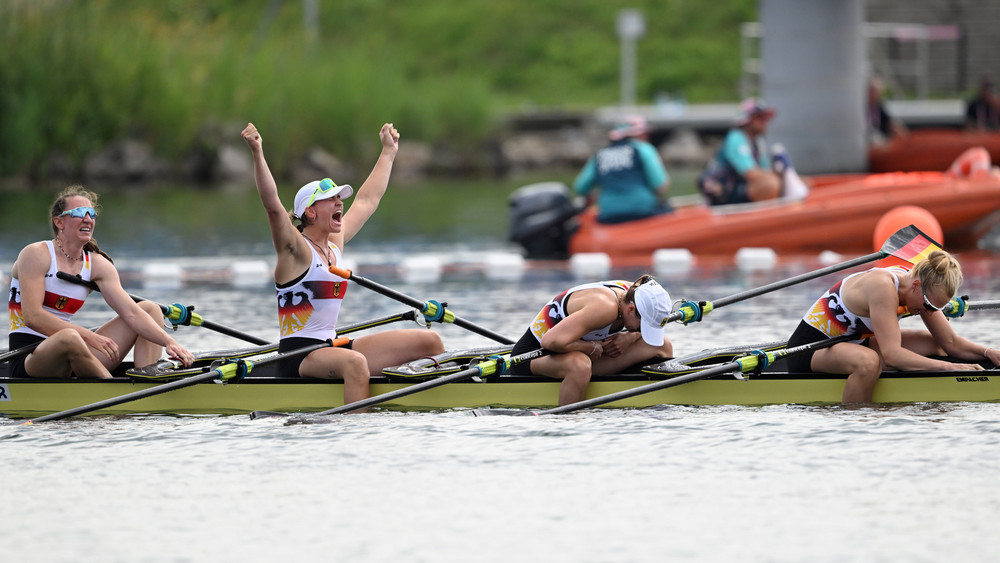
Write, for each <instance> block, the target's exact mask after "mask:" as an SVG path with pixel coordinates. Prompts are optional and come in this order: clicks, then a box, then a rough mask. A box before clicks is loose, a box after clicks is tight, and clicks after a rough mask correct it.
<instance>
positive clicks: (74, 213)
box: [56, 207, 97, 219]
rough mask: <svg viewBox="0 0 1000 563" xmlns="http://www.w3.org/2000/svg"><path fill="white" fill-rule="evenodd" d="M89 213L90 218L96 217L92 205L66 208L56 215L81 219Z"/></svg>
mask: <svg viewBox="0 0 1000 563" xmlns="http://www.w3.org/2000/svg"><path fill="white" fill-rule="evenodd" d="M88 213H89V214H90V218H91V219H96V218H97V211H94V208H93V207H74V208H73V209H67V210H66V211H63V212H62V213H60V214H59V215H56V217H62V216H63V215H69V216H70V217H77V218H79V219H83V218H84V217H85V216H86V215H87V214H88Z"/></svg>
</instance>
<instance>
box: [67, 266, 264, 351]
mask: <svg viewBox="0 0 1000 563" xmlns="http://www.w3.org/2000/svg"><path fill="white" fill-rule="evenodd" d="M56 275H57V276H58V277H59V279H61V280H65V281H68V282H70V283H75V284H78V285H82V286H84V287H87V288H90V289H91V290H93V291H98V292H99V291H101V288H100V287H98V285H97V284H96V283H94V282H93V281H88V280H84V279H82V278H80V276H74V275H73V274H68V273H66V272H57V273H56ZM128 296H129V297H130V298H132V301H135V302H136V303H139V302H141V301H149V300H148V299H146V298H144V297H139V296H138V295H132V294H131V293H129V294H128ZM154 304H155V305H156V306H157V307H159V308H160V311H163V314H164V315H167V316H169V315H170V313H171V312H172V311H173V308H172V307H170V306H167V305H164V304H162V303H155V302H154ZM192 324H196V325H197V326H201V327H204V328H207V329H208V330H213V331H215V332H218V333H220V334H225V335H226V336H232V337H234V338H239V339H240V340H244V341H246V342H250V343H253V344H268V341H267V340H264V339H263V338H260V337H257V336H254V335H252V334H247V333H245V332H242V331H239V330H236V329H235V328H230V327H228V326H225V325H220V324H218V323H213V322H212V321H206V320H205V319H204V318H202V317H201V316H200V315H199V316H198V322H197V323H192Z"/></svg>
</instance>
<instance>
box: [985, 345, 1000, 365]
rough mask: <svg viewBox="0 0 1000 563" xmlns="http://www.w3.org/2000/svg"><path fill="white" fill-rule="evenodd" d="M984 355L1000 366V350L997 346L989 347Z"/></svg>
mask: <svg viewBox="0 0 1000 563" xmlns="http://www.w3.org/2000/svg"><path fill="white" fill-rule="evenodd" d="M983 356H985V357H986V359H987V360H989V361H991V362H993V365H995V366H1000V350H997V349H996V348H987V349H986V350H985V351H984V352H983Z"/></svg>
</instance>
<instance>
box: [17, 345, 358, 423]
mask: <svg viewBox="0 0 1000 563" xmlns="http://www.w3.org/2000/svg"><path fill="white" fill-rule="evenodd" d="M348 342H349V340H348V338H347V337H346V336H345V337H343V338H338V339H336V340H333V341H330V340H327V341H324V342H319V343H316V344H311V345H309V346H304V347H302V348H298V349H295V350H289V351H288V352H283V353H281V354H277V355H275V356H271V357H268V358H264V359H262V360H258V361H256V362H254V361H251V360H246V359H239V360H237V361H235V362H230V363H226V364H222V365H220V366H218V367H215V368H214V369H213V368H205V369H206V370H207V371H206V372H205V373H202V374H200V375H194V376H191V377H188V378H186V379H178V380H177V381H172V382H170V383H164V384H162V385H157V386H156V387H150V388H149V389H143V390H141V391H136V392H134V393H128V394H125V395H121V396H118V397H112V398H110V399H105V400H103V401H98V402H96V403H92V404H89V405H84V406H82V407H76V408H72V409H69V410H65V411H62V412H57V413H52V414H47V415H44V416H40V417H38V418H35V419H32V420H29V421H27V422H24V423H22V425H24V424H34V423H36V422H48V421H51V420H60V419H63V418H69V417H71V416H76V415H80V414H86V413H88V412H93V411H97V410H101V409H104V408H108V407H113V406H115V405H120V404H122V403H128V402H131V401H138V400H139V399H145V398H146V397H152V396H154V395H160V394H162V393H167V392H169V391H173V390H175V389H183V388H185V387H191V386H192V385H197V384H198V383H201V382H203V381H212V380H213V379H217V378H218V379H222V380H223V381H226V380H229V379H233V378H234V377H235V378H242V377H244V376H245V375H246V374H248V373H250V372H251V371H252V370H253V368H254V367H256V366H262V365H265V364H272V363H274V362H278V361H281V360H284V359H286V358H293V357H296V356H302V355H304V354H308V353H310V352H312V351H313V350H319V349H320V348H329V347H331V346H343V345H345V344H347V343H348Z"/></svg>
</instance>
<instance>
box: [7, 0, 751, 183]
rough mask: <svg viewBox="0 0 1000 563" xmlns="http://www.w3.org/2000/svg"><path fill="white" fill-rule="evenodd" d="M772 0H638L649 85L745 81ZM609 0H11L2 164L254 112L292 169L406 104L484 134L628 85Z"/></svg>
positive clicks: (644, 93)
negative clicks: (308, 14)
mask: <svg viewBox="0 0 1000 563" xmlns="http://www.w3.org/2000/svg"><path fill="white" fill-rule="evenodd" d="M754 6H755V0H732V1H730V2H724V3H716V4H714V5H711V6H706V5H704V3H703V2H698V1H695V0H636V1H634V2H629V3H628V6H627V7H635V8H639V9H641V10H642V11H643V12H644V13H645V15H646V19H647V34H646V36H645V37H644V38H643V39H642V40H640V42H639V43H638V60H639V68H640V72H639V84H638V91H639V96H640V101H646V102H648V101H650V100H652V99H653V97H654V96H655V95H656V94H657V92H661V91H666V92H671V93H674V94H682V95H684V96H686V98H687V99H688V100H689V101H706V100H722V99H733V98H734V97H735V96H736V86H737V84H736V82H737V78H738V72H739V67H738V64H739V63H738V61H739V53H738V46H739V36H738V26H739V23H740V22H742V21H746V20H751V19H754ZM622 7H625V6H624V5H620V4H619V3H616V2H607V1H599V0H580V1H577V0H548V1H547V2H542V3H539V2H529V1H527V0H506V1H504V2H486V1H478V0H428V1H425V2H399V1H395V2H390V1H388V0H338V1H336V2H333V1H327V2H319V22H318V27H317V29H318V34H317V35H318V38H317V39H316V40H315V41H313V40H310V38H309V36H308V34H307V33H306V32H305V31H304V26H303V15H302V3H301V2H299V1H297V0H285V1H284V2H273V1H272V0H163V1H158V2H129V1H125V0H89V1H84V0H9V1H7V2H3V3H0V50H2V53H3V54H2V64H0V175H9V174H37V173H39V172H41V171H42V170H41V168H42V167H43V166H44V163H45V159H46V157H47V156H48V155H50V154H51V153H53V152H54V151H59V152H62V153H64V154H67V155H69V156H70V157H71V158H73V159H75V160H76V161H78V162H79V161H80V159H82V158H83V156H85V155H86V154H89V153H91V152H93V151H95V150H97V149H99V148H101V147H103V146H106V145H107V144H108V143H109V142H111V141H113V140H116V139H120V138H123V137H126V136H127V137H134V138H140V139H144V140H147V141H149V142H151V143H152V144H153V146H154V148H155V150H156V151H157V152H158V153H159V154H162V155H165V156H167V157H169V158H174V159H179V158H181V157H182V156H183V155H184V154H185V152H187V151H188V150H190V149H191V148H192V147H195V146H198V145H202V144H205V143H215V142H218V139H219V135H227V137H226V138H228V136H231V135H233V134H232V129H233V128H234V127H238V126H240V125H242V124H245V122H247V121H253V122H254V123H255V124H256V125H257V126H258V129H259V130H260V131H261V133H262V135H263V137H264V141H265V144H266V147H267V152H268V156H269V161H270V163H271V164H272V168H273V169H274V171H275V172H276V173H278V174H280V173H282V172H283V171H284V170H285V169H286V168H287V167H288V165H289V163H290V161H291V160H292V159H293V158H297V157H298V156H300V155H301V154H303V152H304V151H305V149H306V148H308V147H309V146H312V145H320V146H323V147H325V148H327V149H329V150H330V151H332V152H333V153H334V154H337V155H338V156H339V157H342V158H345V159H347V160H349V161H353V162H354V163H355V164H357V165H360V166H362V167H366V166H368V165H370V162H371V159H372V158H373V156H374V155H375V154H376V153H377V151H378V137H377V131H378V128H379V127H380V126H381V124H382V123H383V122H386V121H392V122H394V123H395V124H396V125H397V127H398V128H399V129H400V131H401V133H402V135H403V136H404V138H408V139H419V140H423V141H427V142H430V143H435V144H446V145H448V146H450V147H452V148H453V149H456V150H464V151H475V150H478V149H479V146H480V144H479V143H480V141H482V139H483V138H484V137H485V136H486V135H488V134H489V133H490V132H491V131H492V130H493V128H494V127H495V126H496V124H497V123H498V120H497V117H498V116H500V115H502V114H503V113H505V112H509V111H520V110H523V109H525V108H553V107H558V108H586V107H593V106H599V105H606V104H613V103H615V102H616V101H617V97H618V88H619V87H618V72H619V47H618V38H617V37H616V35H615V31H614V22H615V17H616V16H617V13H618V11H619V10H620V9H621V8H622Z"/></svg>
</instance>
